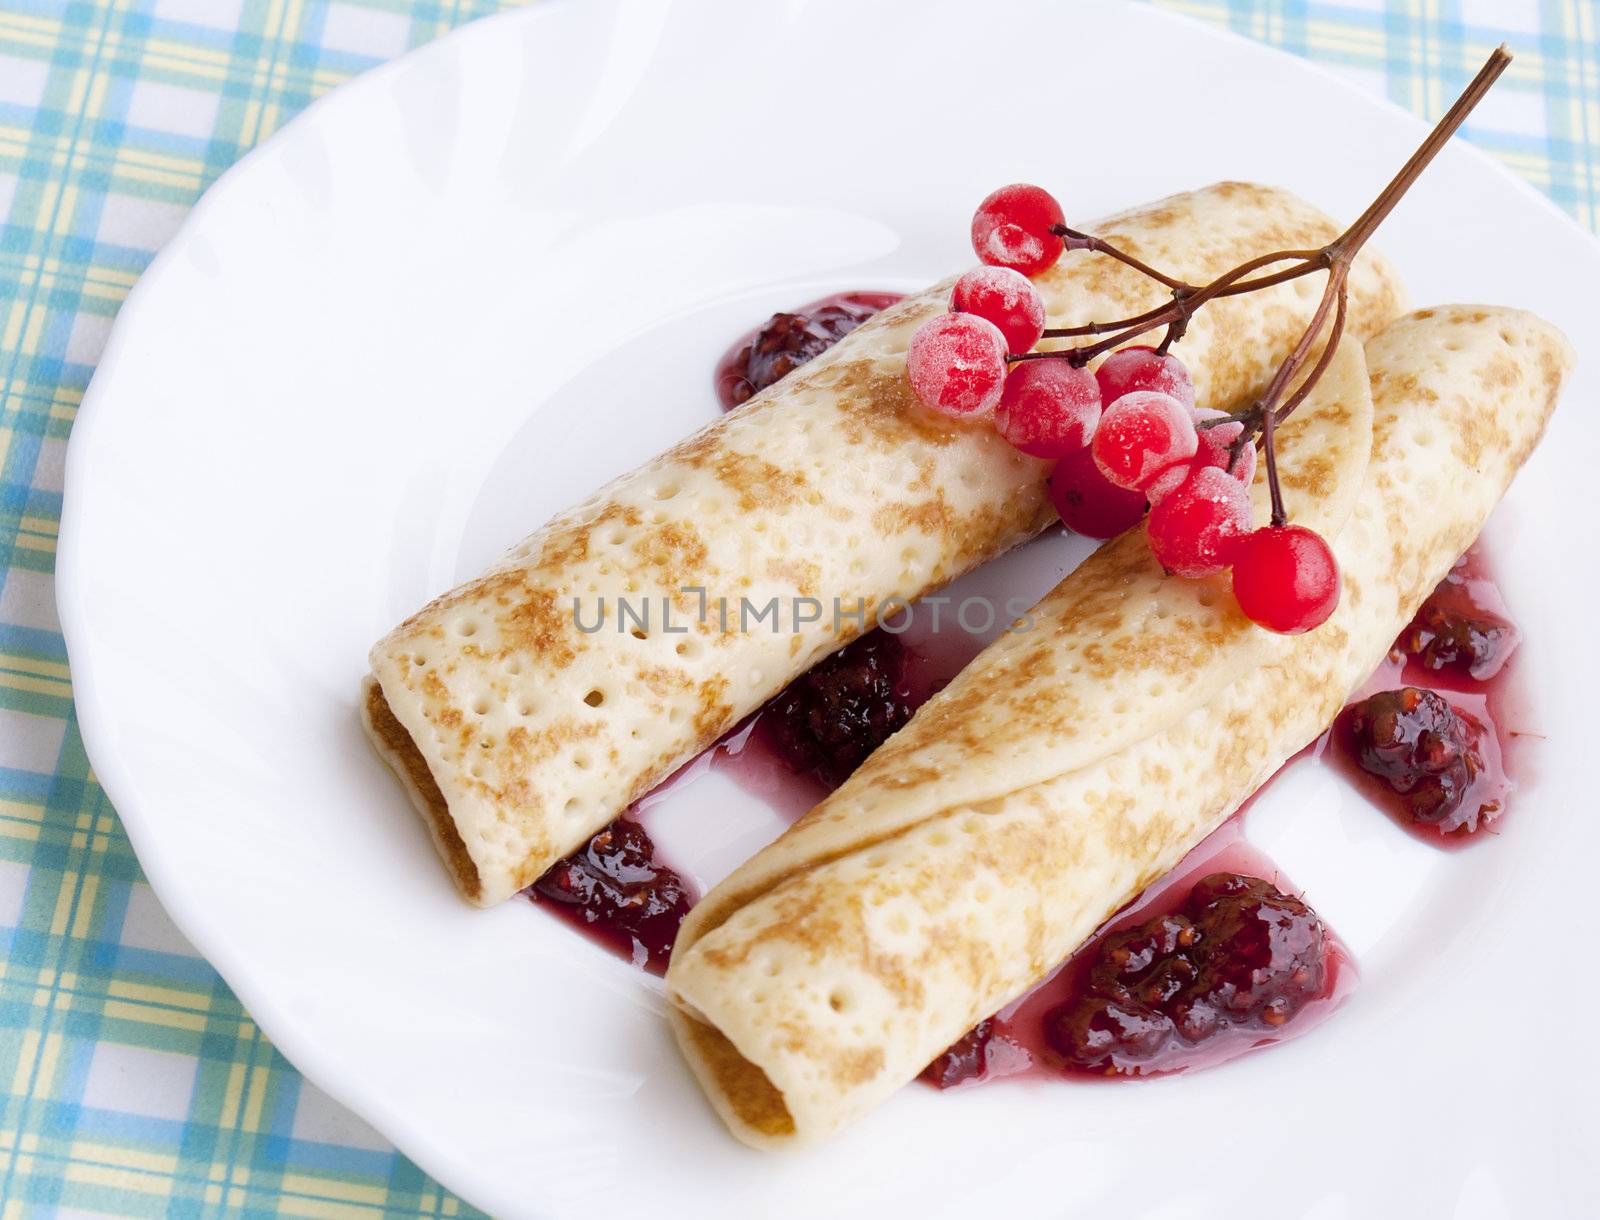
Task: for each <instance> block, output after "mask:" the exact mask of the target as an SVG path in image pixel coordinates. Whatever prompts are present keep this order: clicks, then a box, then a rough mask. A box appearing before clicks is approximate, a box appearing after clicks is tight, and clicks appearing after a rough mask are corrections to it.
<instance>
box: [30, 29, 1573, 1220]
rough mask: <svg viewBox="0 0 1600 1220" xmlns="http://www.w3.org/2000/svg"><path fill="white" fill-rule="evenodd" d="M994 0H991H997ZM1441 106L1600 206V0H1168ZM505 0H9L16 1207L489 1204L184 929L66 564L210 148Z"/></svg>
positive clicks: (280, 1210) (284, 1209)
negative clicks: (118, 395) (124, 313)
mask: <svg viewBox="0 0 1600 1220" xmlns="http://www.w3.org/2000/svg"><path fill="white" fill-rule="evenodd" d="M975 2H976V0H975ZM1157 2H1158V3H1160V5H1161V7H1164V8H1168V9H1171V10H1173V11H1176V12H1182V13H1187V14H1190V15H1192V16H1195V17H1198V18H1200V19H1202V20H1204V21H1208V22H1213V23H1215V24H1217V25H1220V26H1226V27H1228V28H1230V29H1233V30H1235V31H1237V32H1239V33H1242V34H1245V35H1247V36H1249V37H1253V38H1257V39H1261V40H1263V41H1265V42H1269V43H1272V44H1274V45H1276V46H1280V47H1283V48H1285V49H1287V50H1290V51H1292V52H1294V53H1297V54H1300V55H1304V56H1306V57H1308V58H1310V59H1312V60H1315V61H1316V62H1318V63H1321V64H1324V65H1326V66H1328V67H1330V68H1332V69H1333V70H1334V71H1336V72H1339V73H1342V74H1345V75H1347V76H1349V77H1350V78H1352V79H1353V80H1355V81H1356V82H1357V83H1359V84H1361V85H1363V86H1364V87H1366V88H1369V89H1373V90H1377V91H1380V92H1382V93H1385V94H1386V95H1387V96H1388V97H1390V98H1391V99H1393V100H1394V101H1396V102H1398V103H1399V104H1400V105H1402V106H1404V107H1407V108H1408V109H1410V110H1412V111H1414V112H1416V113H1418V114H1421V115H1425V116H1428V117H1432V116H1435V115H1437V114H1438V113H1439V112H1440V111H1441V110H1442V109H1443V107H1444V106H1445V105H1446V104H1447V103H1448V101H1449V100H1450V98H1451V97H1452V96H1453V95H1454V94H1455V92H1456V91H1457V89H1458V88H1459V87H1460V86H1461V85H1462V84H1463V83H1464V82H1465V81H1466V79H1467V78H1468V77H1469V76H1470V75H1471V73H1472V72H1473V71H1474V70H1475V69H1476V67H1477V65H1478V64H1479V63H1480V62H1481V61H1482V59H1483V57H1484V56H1485V55H1486V54H1487V52H1488V50H1489V49H1490V48H1491V47H1492V46H1494V45H1495V44H1496V43H1498V42H1501V41H1505V42H1508V43H1510V44H1511V46H1512V48H1513V49H1514V50H1515V51H1516V52H1517V56H1518V57H1517V60H1516V63H1515V64H1514V65H1513V67H1512V69H1511V71H1510V73H1509V75H1508V77H1507V78H1506V80H1505V82H1503V84H1502V85H1501V87H1500V88H1499V89H1497V90H1496V92H1495V95H1494V96H1493V97H1492V98H1491V99H1490V101H1489V103H1488V104H1486V105H1485V107H1484V109H1483V111H1482V112H1481V113H1480V114H1479V115H1478V116H1477V117H1476V118H1475V120H1474V122H1473V123H1472V125H1471V126H1470V127H1469V128H1468V136H1469V138H1470V139H1472V140H1474V141H1475V142H1477V143H1478V144H1480V145H1481V146H1482V147H1484V148H1485V149H1487V150H1488V151H1489V152H1491V153H1492V154H1493V155H1494V156H1496V157H1498V158H1499V159H1500V160H1501V161H1503V162H1504V163H1505V164H1506V165H1508V166H1509V167H1510V168H1511V169H1512V170H1513V171H1514V172H1516V173H1518V174H1520V175H1522V176H1523V177H1524V178H1526V179H1527V180H1528V181H1530V182H1532V183H1533V184H1534V185H1535V186H1536V187H1537V188H1539V189H1540V190H1541V191H1544V192H1545V193H1546V194H1548V195H1549V196H1550V197H1551V198H1552V199H1554V200H1555V201H1556V202H1557V203H1558V204H1559V205H1560V206H1561V207H1562V208H1564V209H1566V210H1567V211H1568V212H1570V213H1571V214H1572V215H1573V216H1575V217H1576V218H1577V219H1578V220H1579V221H1580V222H1582V223H1583V224H1585V225H1587V226H1589V227H1590V228H1591V229H1593V228H1596V227H1597V224H1600V212H1597V208H1600V196H1597V191H1596V165H1595V162H1596V135H1597V133H1600V63H1597V29H1596V27H1597V20H1600V10H1597V3H1596V0H1424V2H1416V3H1403V2H1399V0H1394V2H1390V3H1381V2H1378V0H1374V2H1372V3H1347V4H1315V3H1284V2H1278V3H1244V2H1237V3H1228V2H1225V0H1215V2H1213V0H1157ZM502 7H506V5H502V4H500V3H496V0H456V2H442V0H421V2H419V3H403V2H401V0H340V2H337V3H330V2H327V0H72V2H65V0H59V2H58V0H9V2H8V3H7V5H6V7H5V9H4V10H3V11H0V1082H3V1087H0V1201H3V1206H0V1216H3V1217H10V1216H12V1215H23V1214H36V1215H48V1214H51V1213H53V1212H55V1211H57V1210H65V1209H74V1210H82V1211H103V1212H109V1213H113V1214H120V1215H135V1216H143V1215H149V1216H190V1215H195V1216H198V1215H213V1214H225V1213H229V1214H232V1213H238V1214H252V1215H253V1214H273V1215H278V1214H287V1215H298V1216H377V1215H399V1216H405V1215H418V1216H454V1215H466V1214H470V1209H469V1208H467V1207H466V1206H465V1205H464V1204H463V1203H461V1202H460V1201H459V1200H458V1199H456V1198H455V1197H454V1196H452V1195H450V1194H449V1193H448V1192H446V1191H444V1190H443V1189H442V1188H440V1187H439V1186H438V1185H437V1184H435V1183H434V1182H432V1181H430V1180H429V1179H428V1178H427V1176H426V1175H424V1174H423V1173H422V1172H421V1171H420V1170H418V1169H417V1168H416V1166H414V1165H412V1164H411V1163H410V1162H409V1161H407V1160H406V1159H405V1158H403V1157H401V1156H400V1155H398V1154H397V1153H396V1152H395V1151H394V1150H393V1149H392V1148H391V1147H389V1146H388V1145H387V1144H386V1143H385V1142H384V1141H383V1140H382V1139H381V1138H380V1137H378V1136H377V1135H376V1133H375V1132H372V1131H371V1130H370V1129H369V1128H367V1127H366V1126H365V1125H364V1124H363V1123H361V1122H360V1121H359V1120H357V1119H355V1118H354V1117H353V1116H350V1115H348V1114H347V1113H345V1112H344V1111H342V1110H341V1109H340V1108H339V1107H338V1106H337V1105H335V1104H334V1103H333V1102H331V1101H330V1100H329V1099H328V1098H326V1097H325V1096H323V1095H322V1094H321V1093H320V1092H318V1091H317V1090H316V1089H315V1088H313V1087H312V1086H311V1085H309V1084H308V1083H307V1082H305V1081H304V1080H303V1079H302V1078H301V1077H300V1076H299V1075H298V1074H297V1073H296V1072H295V1071H294V1069H293V1068H292V1067H290V1065H289V1064H288V1063H287V1062H285V1061H284V1060H283V1058H282V1057H281V1056H280V1055H278V1054H277V1052H276V1051H275V1050H274V1049H273V1048H272V1046H271V1045H270V1044H269V1043H268V1042H267V1041H266V1040H265V1039H264V1038H263V1037H262V1035H261V1032H260V1031H259V1030H258V1029H257V1028H256V1026H255V1025H254V1023H253V1022H252V1021H251V1020H250V1018H249V1016H248V1015H247V1014H246V1013H245V1012H244V1010H243V1009H242V1008H241V1007H240V1005H239V1003H238V1001H237V1000H236V999H235V998H234V997H233V996H232V994H230V992H229V991H228V989H227V988H226V987H225V986H224V985H223V984H222V982H221V981H220V980H219V979H218V978H217V976H216V974H215V972H214V971H212V970H211V968H210V967H209V966H208V965H207V964H206V963H205V962H204V961H203V960H201V959H200V958H198V957H197V956H196V955H195V953H194V951H193V949H192V948H190V947H189V946H188V945H187V944H186V943H185V942H184V941H183V940H182V938H181V937H180V936H179V935H178V934H177V932H176V931H175V930H174V929H173V928H172V926H171V924H170V922H169V921H168V920H167V919H166V916H165V915H164V914H163V913H162V911H161V909H160V906H159V904H158V903H156V901H155V899H154V896H153V895H152V894H151V891H150V889H149V887H148V886H147V885H146V884H145V882H144V880H143V879H142V877H141V875H140V872H139V867H138V864H137V862H136V861H135V859H134V856H133V852H132V850H131V848H130V847H129V844H128V840H127V838H126V836H125V835H124V833H123V831H122V828H121V826H120V824H119V822H118V820H117V817H116V814H115V812H114V811H113V810H112V809H111V807H110V806H109V804H108V803H107V801H106V798H105V795H104V793H102V792H101V790H100V788H99V787H98V785H97V784H96V783H95V782H94V778H93V776H92V774H91V773H90V770H89V766H88V762H87V760H86V758H85V756H84V751H83V744H82V741H81V739H80V737H79V734H78V729H77V724H76V721H75V719H74V716H73V709H72V700H71V680H70V677H69V674H68V672H67V665H66V653H65V650H64V648H63V646H62V642H61V636H60V632H59V629H58V625H57V622H56V617H55V612H54V599H53V591H52V587H51V573H52V569H53V564H54V556H55V541H56V532H57V526H58V523H59V519H60V510H61V474H62V465H63V459H64V453H65V446H66V442H67V437H68V434H69V432H70V430H71V427H72V420H73V416H74V414H75V412H76V410H77V406H78V402H79V401H80V399H81V398H82V395H83V390H84V387H85V386H86V385H87V384H88V381H89V376H90V374H91V373H92V372H93V369H94V364H95V361H96V360H97V359H98V357H99V354H100V351H101V348H102V346H103V344H104V342H105V338H106V335H107V333H108V330H109V327H110V323H111V320H112V318H113V316H114V315H115V313H116V311H117V308H118V306H119V305H120V304H121V302H122V299H123V297H124V296H125V295H126V293H127V291H128V289H129V287H130V286H131V285H132V284H133V282H134V280H135V278H136V277H137V276H138V274H139V272H140V271H141V270H142V269H143V268H144V267H145V265H146V264H147V263H148V261H149V260H150V258H151V256H152V255H153V253H154V252H155V251H156V250H157V249H158V248H159V247H160V245H161V244H162V243H163V242H164V241H165V240H166V239H167V238H168V237H169V236H170V235H171V234H172V232H173V231H174V230H175V229H176V227H177V225H178V223H179V222H180V221H181V219H182V217H183V215H184V212H185V211H186V209H187V208H188V207H189V206H190V205H191V204H192V203H193V202H194V200H195V198H196V197H197V196H198V195H199V193H200V192H201V191H202V190H204V189H205V187H206V186H207V185H208V184H209V183H211V182H212V181H213V180H214V179H215V178H216V177H217V175H218V174H220V173H221V172H222V171H223V170H224V169H226V168H227V167H228V166H229V165H231V164H232V163H233V162H234V161H235V160H237V159H238V157H239V156H240V155H241V154H242V153H243V152H245V151H246V150H247V149H249V148H251V147H253V146H254V145H255V144H257V143H258V142H260V141H261V140H262V139H263V138H264V137H266V136H267V135H269V134H271V133H272V132H273V131H274V130H276V129H277V128H278V127H280V126H282V125H283V123H285V122H286V121H287V120H288V119H290V118H291V117H293V116H294V115H295V114H296V113H297V112H298V111H300V110H301V109H302V108H303V107H304V106H305V105H306V104H307V103H309V102H310V101H311V100H312V99H313V98H315V97H317V96H319V95H320V94H322V93H324V92H326V91H327V90H328V89H331V88H333V87H334V86H335V85H337V84H339V83H340V82H342V81H344V80H346V79H348V78H349V77H350V76H352V75H353V74H355V73H357V72H359V71H361V70H362V69H364V68H367V67H370V66H371V65H373V64H375V63H377V62H380V61H381V60H383V59H386V58H389V57H391V56H393V55H396V54H399V53H400V52H402V51H404V50H405V49H407V48H409V47H414V46H417V45H419V44H421V43H424V42H427V41H429V40H431V39H433V38H435V37H437V36H438V35H440V34H441V33H443V32H445V31H446V30H449V29H451V28H452V27H454V26H456V25H459V24H461V23H462V22H464V21H469V20H471V19H473V18H475V17H479V16H483V15H485V14H487V13H489V12H493V11H496V10H497V9H499V8H502Z"/></svg>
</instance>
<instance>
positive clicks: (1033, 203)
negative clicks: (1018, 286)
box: [972, 182, 1066, 275]
mask: <svg viewBox="0 0 1600 1220" xmlns="http://www.w3.org/2000/svg"><path fill="white" fill-rule="evenodd" d="M1065 222H1066V217H1065V216H1063V215H1062V213H1061V205H1060V204H1059V203H1057V202H1056V201H1055V198H1054V196H1052V195H1051V194H1050V192H1049V191H1047V190H1045V189H1044V188H1042V187H1037V186H1029V185H1028V184H1027V183H1024V182H1017V183H1013V184H1012V185H1011V186H1003V187H1001V188H1000V189H999V190H998V191H995V192H994V193H993V194H992V195H990V196H988V197H987V198H986V199H985V200H984V201H983V202H982V203H980V204H979V205H978V210H977V212H976V214H974V216H973V217H972V248H973V249H974V250H976V251H977V252H978V258H979V259H980V260H981V261H983V262H985V263H988V264H989V265H990V266H991V267H1010V268H1011V269H1012V270H1013V271H1020V272H1022V274H1023V275H1038V274H1039V272H1041V271H1043V270H1044V269H1045V268H1046V267H1049V266H1051V265H1052V264H1053V263H1054V262H1055V261H1056V259H1058V258H1060V257H1061V251H1062V249H1063V248H1065V245H1066V243H1065V242H1064V241H1062V239H1061V236H1060V234H1058V233H1054V232H1052V231H1051V230H1052V227H1053V226H1055V225H1059V224H1064V223H1065Z"/></svg>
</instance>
